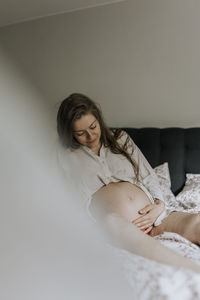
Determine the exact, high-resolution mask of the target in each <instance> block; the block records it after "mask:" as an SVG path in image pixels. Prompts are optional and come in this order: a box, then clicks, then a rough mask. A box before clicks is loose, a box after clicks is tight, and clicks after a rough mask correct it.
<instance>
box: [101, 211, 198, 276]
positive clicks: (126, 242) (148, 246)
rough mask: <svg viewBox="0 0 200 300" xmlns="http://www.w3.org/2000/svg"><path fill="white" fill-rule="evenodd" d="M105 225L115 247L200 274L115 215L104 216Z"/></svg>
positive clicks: (188, 261) (196, 268)
mask: <svg viewBox="0 0 200 300" xmlns="http://www.w3.org/2000/svg"><path fill="white" fill-rule="evenodd" d="M105 220H106V224H107V227H108V230H109V231H110V232H111V238H112V241H113V243H114V245H115V246H117V247H120V248H123V249H125V250H127V251H130V252H133V253H134V254H136V255H140V256H143V257H145V258H148V259H152V260H154V261H156V262H158V263H162V264H167V265H171V266H175V267H180V268H185V269H191V270H193V271H195V272H198V273H200V266H199V265H196V264H195V263H193V262H192V261H191V260H189V259H188V258H185V257H183V256H181V255H179V254H178V253H176V252H174V251H172V250H170V249H168V248H166V247H165V246H163V245H162V244H161V243H160V242H159V241H156V240H155V239H153V238H152V237H149V236H148V235H146V234H144V233H143V232H142V231H140V230H139V229H138V228H137V227H136V226H134V225H133V224H131V223H129V222H128V221H126V220H125V219H124V218H123V217H121V216H119V215H117V214H114V213H112V214H109V215H107V216H106V219H105Z"/></svg>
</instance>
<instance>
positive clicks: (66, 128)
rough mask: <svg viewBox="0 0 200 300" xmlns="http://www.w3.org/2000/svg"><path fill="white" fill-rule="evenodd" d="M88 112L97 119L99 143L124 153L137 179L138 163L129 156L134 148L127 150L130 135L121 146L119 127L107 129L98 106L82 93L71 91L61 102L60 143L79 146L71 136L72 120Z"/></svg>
mask: <svg viewBox="0 0 200 300" xmlns="http://www.w3.org/2000/svg"><path fill="white" fill-rule="evenodd" d="M88 113H91V114H93V115H94V117H95V118H96V119H97V120H98V121H99V124H100V128H101V143H102V144H103V145H104V146H105V147H108V148H110V150H111V152H112V153H115V154H122V155H124V156H125V157H126V158H127V159H128V161H129V162H130V163H131V164H132V166H133V169H134V172H135V175H136V178H137V179H138V175H139V169H138V165H137V164H136V162H135V161H134V160H133V159H132V157H131V155H132V154H133V151H134V149H133V148H132V153H130V154H129V152H128V144H129V141H130V137H129V136H127V139H126V141H125V143H124V145H123V146H121V145H119V143H118V142H117V140H118V139H119V138H120V137H121V136H122V135H123V131H122V130H121V129H119V128H118V129H109V128H108V127H107V125H106V124H105V122H104V120H103V117H102V113H101V109H100V107H98V105H97V104H96V103H95V102H94V101H92V100H91V99H90V98H89V97H87V96H85V95H83V94H79V93H73V94H71V95H70V96H69V97H67V98H66V99H64V100H63V101H62V102H61V105H60V107H59V110H58V114H57V132H58V135H59V138H60V141H61V143H62V144H63V145H64V146H65V147H69V148H73V149H77V148H79V147H80V144H79V143H78V141H77V140H76V139H75V138H74V136H73V125H74V121H76V120H78V119H80V118H81V117H82V116H84V115H86V114H88Z"/></svg>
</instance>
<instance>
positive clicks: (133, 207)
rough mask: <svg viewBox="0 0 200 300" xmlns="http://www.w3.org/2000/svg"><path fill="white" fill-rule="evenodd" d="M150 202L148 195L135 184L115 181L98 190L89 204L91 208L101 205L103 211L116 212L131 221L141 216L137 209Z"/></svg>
mask: <svg viewBox="0 0 200 300" xmlns="http://www.w3.org/2000/svg"><path fill="white" fill-rule="evenodd" d="M150 203H151V202H150V200H149V198H148V196H147V195H146V194H145V193H144V191H143V190H141V189H140V188H139V187H138V186H136V185H135V184H132V183H130V182H116V183H110V184H108V185H106V186H104V187H102V188H101V189H100V190H98V191H97V192H96V193H95V194H94V195H93V201H92V203H91V205H92V210H93V209H98V208H100V209H102V207H103V209H104V211H106V212H115V213H118V214H120V215H121V216H123V217H125V218H126V219H127V220H128V221H130V222H131V221H133V220H135V219H137V218H138V217H139V216H141V215H140V214H138V211H139V210H140V209H142V208H143V207H145V206H146V205H148V204H150Z"/></svg>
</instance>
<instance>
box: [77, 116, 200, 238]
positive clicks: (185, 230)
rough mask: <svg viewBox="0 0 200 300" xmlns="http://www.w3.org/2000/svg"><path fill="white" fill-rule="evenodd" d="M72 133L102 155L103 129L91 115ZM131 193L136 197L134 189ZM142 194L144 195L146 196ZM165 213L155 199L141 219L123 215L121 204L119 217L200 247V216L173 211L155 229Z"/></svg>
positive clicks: (146, 231) (82, 119) (80, 122)
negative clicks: (173, 233)
mask: <svg viewBox="0 0 200 300" xmlns="http://www.w3.org/2000/svg"><path fill="white" fill-rule="evenodd" d="M73 134H74V137H75V138H76V140H77V141H78V142H79V143H80V144H81V145H83V146H86V147H88V148H90V149H91V150H92V151H93V152H94V153H95V154H96V155H99V154H100V148H101V142H100V138H101V128H100V124H99V122H98V120H96V118H95V117H94V115H92V114H91V113H88V114H86V115H84V116H82V117H81V118H80V119H78V120H76V121H75V122H74V125H73ZM117 184H118V183H115V185H116V186H117ZM119 184H121V183H119ZM131 185H132V184H131ZM109 186H110V185H107V186H106V188H107V189H110V187H109ZM132 188H133V189H134V185H132ZM109 192H110V191H109ZM132 192H133V194H134V193H135V190H133V191H132ZM143 194H144V196H145V193H143ZM108 196H109V194H108ZM108 198H109V197H108ZM122 200H123V201H127V198H126V197H125V198H124V199H122ZM106 205H107V204H106ZM132 205H133V207H135V202H134V201H132ZM118 207H120V206H118ZM137 208H138V207H137ZM112 209H113V211H114V212H116V207H115V203H114V204H113V207H112ZM163 210H164V203H163V202H162V201H161V200H159V199H156V201H155V203H154V204H151V203H146V205H145V206H143V207H140V208H138V214H139V215H141V216H138V217H137V218H136V219H135V218H134V217H133V219H132V220H130V215H129V214H128V213H127V215H126V214H124V208H123V206H122V205H121V209H119V210H118V211H117V213H118V214H119V215H123V217H124V218H125V219H126V220H128V221H129V222H132V224H133V225H135V226H136V227H138V228H139V229H140V230H142V231H144V232H145V233H148V232H149V233H150V235H151V236H156V235H159V234H161V233H163V232H164V231H169V232H176V233H178V234H180V235H182V236H183V237H185V238H187V239H188V240H190V241H191V242H193V243H196V244H200V214H189V213H183V212H172V213H171V214H170V215H169V216H168V217H166V218H165V219H164V220H163V221H162V223H161V225H159V226H156V227H155V226H153V224H154V222H155V220H156V219H157V218H158V216H159V215H160V214H161V213H162V211H163Z"/></svg>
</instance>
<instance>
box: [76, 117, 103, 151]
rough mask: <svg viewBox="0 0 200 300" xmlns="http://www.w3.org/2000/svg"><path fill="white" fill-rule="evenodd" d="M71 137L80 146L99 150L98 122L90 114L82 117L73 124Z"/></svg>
mask: <svg viewBox="0 0 200 300" xmlns="http://www.w3.org/2000/svg"><path fill="white" fill-rule="evenodd" d="M73 136H74V137H75V139H76V140H77V141H78V142H79V143H80V144H81V145H83V146H87V147H88V148H90V149H91V150H99V148H100V145H101V143H100V138H101V128H100V124H99V121H98V120H97V119H96V118H95V116H94V115H93V114H91V113H88V114H87V115H84V116H82V117H81V118H80V119H78V120H76V121H75V122H74V126H73ZM95 152H96V151H95Z"/></svg>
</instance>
